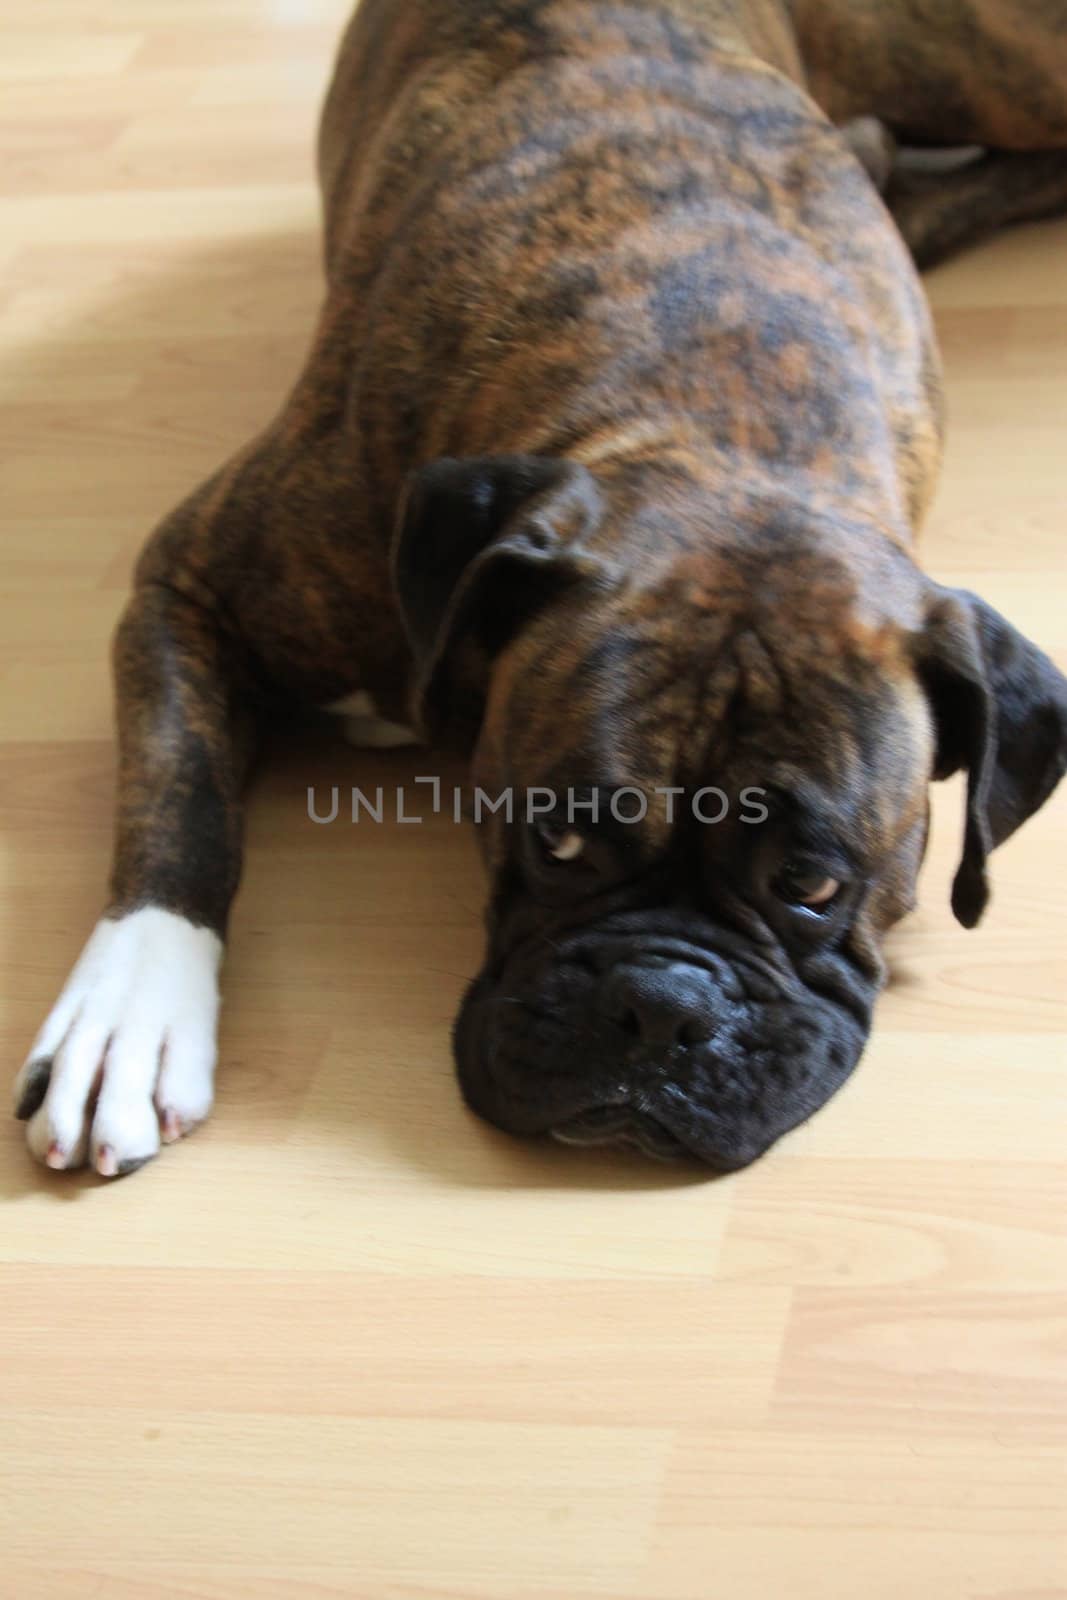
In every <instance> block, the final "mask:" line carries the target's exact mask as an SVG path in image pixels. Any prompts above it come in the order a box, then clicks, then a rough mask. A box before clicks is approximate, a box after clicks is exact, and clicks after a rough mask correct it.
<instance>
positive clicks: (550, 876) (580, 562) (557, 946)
mask: <svg viewBox="0 0 1067 1600" xmlns="http://www.w3.org/2000/svg"><path fill="white" fill-rule="evenodd" d="M394 568H395V574H394V575H395V583H396V591H397V596H398V601H399V604H400V606H401V609H402V612H403V614H404V617H405V621H406V625H407V628H408V632H409V636H410V639H411V643H412V647H413V651H414V656H415V661H416V667H417V671H418V683H417V690H416V693H417V700H418V707H419V710H420V713H421V715H422V716H423V719H424V721H425V722H426V723H427V724H428V725H430V726H431V727H432V726H434V725H438V724H440V722H441V721H442V720H447V721H448V722H450V723H451V724H452V725H453V726H456V725H459V726H460V727H461V728H465V729H466V730H467V731H468V736H469V740H470V742H471V744H472V745H473V748H474V765H473V773H472V779H473V783H474V785H475V791H474V803H475V809H476V811H478V810H480V811H481V812H482V814H483V821H482V826H481V829H480V833H481V836H482V840H483V844H484V851H485V855H486V859H487V863H488V868H489V872H490V875H491V880H492V897H491V903H490V910H489V919H488V953H487V957H486V962H485V966H484V968H483V970H482V972H481V973H480V975H479V976H478V977H477V978H476V980H475V981H474V983H473V984H472V985H471V987H470V989H469V991H468V994H467V996H466V999H465V1001H464V1004H463V1008H462V1011H461V1013H460V1016H459V1019H458V1021H457V1024H456V1030H455V1046H456V1057H457V1062H458V1067H459V1075H460V1081H461V1084H462V1087H463V1090H464V1093H465V1095H466V1097H467V1099H468V1101H469V1103H470V1105H471V1106H472V1107H473V1108H474V1109H475V1110H476V1111H478V1112H480V1113H481V1114H482V1115H483V1116H485V1117H486V1118H487V1119H488V1120H489V1121H490V1122H493V1123H495V1124H497V1125H498V1126H499V1127H501V1128H504V1129H506V1130H507V1131H509V1132H513V1133H521V1134H535V1133H544V1132H552V1133H554V1134H556V1135H557V1136H558V1137H559V1138H561V1139H564V1140H569V1141H572V1142H575V1143H582V1144H588V1143H599V1142H605V1141H609V1140H619V1141H629V1142H631V1143H634V1144H637V1145H639V1146H641V1147H642V1148H644V1149H646V1150H647V1151H649V1153H651V1154H655V1155H662V1156H668V1155H673V1154H679V1153H682V1152H688V1153H690V1154H692V1155H695V1156H697V1157H699V1158H700V1159H702V1160H703V1161H705V1162H707V1163H708V1164H709V1165H711V1166H712V1167H716V1168H719V1169H729V1168H737V1167H741V1166H744V1165H745V1164H747V1163H748V1162H750V1161H752V1160H754V1159H755V1158H756V1157H757V1156H759V1155H761V1154H762V1153H763V1152H764V1151H765V1150H766V1149H767V1148H768V1146H769V1145H770V1144H772V1143H773V1142H774V1140H775V1139H777V1138H778V1137H779V1136H780V1135H781V1134H783V1133H785V1132H786V1131H787V1130H788V1129H790V1128H792V1127H794V1126H795V1125H796V1124H797V1123H799V1122H801V1121H803V1120H804V1119H805V1118H806V1117H808V1116H810V1115H811V1113H812V1112H813V1111H815V1110H816V1109H817V1108H818V1107H819V1106H820V1105H822V1104H823V1102H824V1101H825V1100H826V1099H827V1098H828V1097H829V1096H830V1095H831V1094H832V1093H833V1092H834V1090H835V1089H837V1088H838V1087H839V1086H840V1084H841V1083H842V1082H843V1081H844V1079H845V1078H846V1077H847V1076H848V1074H849V1073H850V1072H851V1071H852V1069H853V1067H854V1066H855V1064H856V1062H857V1060H858V1059H859V1056H860V1053H861V1051H862V1049H863V1046H864V1043H865V1041H866V1037H867V1033H868V1031H869V1027H870V1019H871V1009H872V1005H873V1002H874V999H875V996H876V994H877V991H878V989H879V987H880V985H881V982H882V979H883V974H884V968H883V962H882V957H881V953H880V947H881V941H882V936H883V935H884V933H885V930H886V929H887V928H888V927H889V926H890V924H891V923H893V922H894V921H895V920H896V919H897V918H899V917H900V916H901V915H902V914H903V913H904V912H905V911H906V910H908V909H909V908H910V906H911V905H912V903H913V898H914V887H915V881H916V877H917V873H918V869H919V865H920V862H921V859H922V855H923V850H924V846H925V841H926V831H927V791H928V785H929V782H930V780H931V779H938V778H945V777H948V776H949V775H950V774H951V773H953V772H956V771H957V770H959V769H965V770H966V774H967V801H966V814H965V820H964V830H963V848H962V859H961V862H960V866H959V870H958V872H957V874H956V878H955V883H954V888H953V900H952V903H953V908H954V910H955V913H956V916H957V917H958V919H959V920H960V922H962V923H963V924H964V926H966V927H972V926H973V925H974V924H975V923H976V922H977V921H978V918H979V917H980V916H981V914H982V910H983V908H984V906H985V903H986V900H987V896H988V889H987V883H986V858H987V856H988V854H989V852H990V851H991V850H992V849H993V847H994V846H995V845H997V844H999V843H1000V842H1001V841H1002V840H1003V839H1005V838H1007V837H1008V835H1009V834H1011V833H1012V832H1013V831H1014V830H1015V829H1016V828H1017V827H1018V826H1019V825H1020V824H1021V823H1022V822H1023V821H1025V819H1026V818H1027V817H1028V816H1030V815H1031V813H1032V812H1033V811H1035V810H1036V809H1037V807H1038V806H1039V805H1041V803H1042V802H1043V801H1044V800H1045V799H1046V797H1047V796H1048V795H1049V794H1050V793H1051V791H1052V789H1053V787H1054V786H1055V784H1056V781H1057V780H1058V778H1059V776H1060V775H1061V773H1062V771H1063V769H1064V764H1065V757H1067V681H1065V680H1064V678H1063V677H1062V676H1061V675H1060V674H1059V672H1058V671H1057V670H1056V668H1055V667H1054V666H1053V665H1052V663H1051V662H1050V661H1049V660H1048V659H1047V657H1045V656H1044V655H1043V654H1042V653H1041V652H1040V651H1039V650H1037V649H1036V648H1035V647H1034V646H1033V645H1032V644H1030V643H1028V642H1027V641H1026V640H1025V639H1024V638H1022V637H1021V635H1020V634H1018V633H1017V632H1016V631H1015V630H1014V629H1013V628H1012V627H1011V626H1010V624H1009V623H1007V622H1006V621H1005V620H1004V619H1003V618H1002V617H1000V616H999V615H998V614H997V613H996V612H995V611H993V610H992V609H991V608H990V607H989V606H987V605H986V604H985V603H984V602H983V601H981V600H979V599H977V598H976V597H975V596H973V595H970V594H966V593H963V592H958V591H952V590H948V589H943V588H940V587H938V586H937V585H935V584H933V583H931V582H930V581H929V580H928V579H926V578H925V577H924V576H923V575H922V574H921V573H920V572H919V571H918V569H917V568H916V567H915V565H914V563H913V562H912V561H911V559H910V557H909V556H908V555H907V554H906V553H905V552H903V551H902V550H901V549H899V548H898V547H897V546H896V545H894V544H893V543H892V542H891V541H890V540H889V539H887V538H884V537H882V536H881V535H880V534H878V533H877V532H875V531H873V530H871V529H870V528H864V529H860V528H858V527H856V526H851V525H849V524H848V523H847V522H843V521H841V520H840V519H833V518H830V517H828V516H827V515H825V514H824V515H822V516H821V517H815V516H813V515H811V514H810V513H808V512H805V513H803V514H800V513H798V511H797V509H796V508H795V507H793V506H790V505H788V504H786V505H783V504H781V503H776V504H769V503H760V502H758V501H754V500H752V499H751V498H750V499H748V500H746V501H744V503H743V504H742V501H741V500H740V499H739V500H738V503H737V505H736V506H735V507H733V508H732V509H731V508H726V509H725V510H724V508H723V507H722V506H721V505H720V506H717V507H715V508H709V507H708V506H707V505H706V504H702V503H701V501H700V499H699V497H698V496H695V495H694V493H693V490H692V485H691V483H690V484H689V485H688V486H687V485H686V484H685V483H684V478H683V479H677V480H671V479H670V478H669V477H665V478H664V479H663V480H662V482H660V483H658V484H657V486H656V489H655V492H654V493H651V494H650V493H648V492H645V490H643V489H625V488H624V489H623V490H622V491H621V492H618V484H616V485H615V486H614V488H613V490H612V492H611V493H609V494H607V495H606V496H605V494H604V493H602V485H598V482H597V481H596V480H595V479H594V477H593V476H592V475H591V474H590V473H589V472H588V471H586V470H585V469H584V468H582V467H580V466H576V465H574V464H572V463H569V462H566V461H561V460H554V459H548V458H537V457H494V458H489V459H485V460H476V461H444V462H439V463H437V464H435V465H433V466H431V467H428V468H426V469H424V470H423V471H422V472H421V473H419V474H417V475H416V478H415V479H414V480H413V483H412V485H411V488H410V492H409V495H408V498H407V502H406V507H405V510H404V513H403V515H402V518H401V522H400V527H399V530H398V535H397V542H396V547H395V563H394ZM493 807H495V809H491V808H493Z"/></svg>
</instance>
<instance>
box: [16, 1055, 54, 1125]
mask: <svg viewBox="0 0 1067 1600" xmlns="http://www.w3.org/2000/svg"><path fill="white" fill-rule="evenodd" d="M51 1076H52V1058H51V1056H43V1057H42V1058H41V1060H40V1061H33V1062H31V1063H30V1070H29V1073H28V1075H27V1078H26V1082H25V1085H24V1086H23V1090H22V1094H21V1095H20V1096H19V1103H18V1105H17V1106H16V1107H15V1115H16V1117H18V1119H19V1121H20V1122H29V1120H30V1118H31V1117H32V1116H33V1114H34V1112H35V1111H39V1110H40V1109H41V1107H42V1106H43V1105H44V1097H45V1095H46V1094H47V1093H48V1082H49V1079H50V1078H51Z"/></svg>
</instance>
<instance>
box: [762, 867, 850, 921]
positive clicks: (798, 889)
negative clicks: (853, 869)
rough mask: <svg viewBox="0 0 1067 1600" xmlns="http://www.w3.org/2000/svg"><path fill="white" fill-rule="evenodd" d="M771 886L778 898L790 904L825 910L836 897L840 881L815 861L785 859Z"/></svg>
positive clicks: (814, 909) (811, 909)
mask: <svg viewBox="0 0 1067 1600" xmlns="http://www.w3.org/2000/svg"><path fill="white" fill-rule="evenodd" d="M772 887H773V889H774V892H775V894H776V895H777V896H778V898H779V899H780V900H785V901H786V902H787V903H788V904H789V905H791V906H805V907H806V908H807V909H808V910H809V911H826V910H828V909H829V907H830V905H831V903H832V902H833V901H834V900H835V899H836V898H837V894H838V891H839V890H840V888H841V882H840V879H838V878H834V877H831V875H830V874H829V873H828V872H827V871H826V870H825V869H824V868H823V867H820V866H819V865H818V864H817V863H816V862H810V861H787V862H786V864H785V866H784V867H783V868H782V870H781V872H779V874H778V876H777V878H775V880H774V884H773V886H772Z"/></svg>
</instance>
